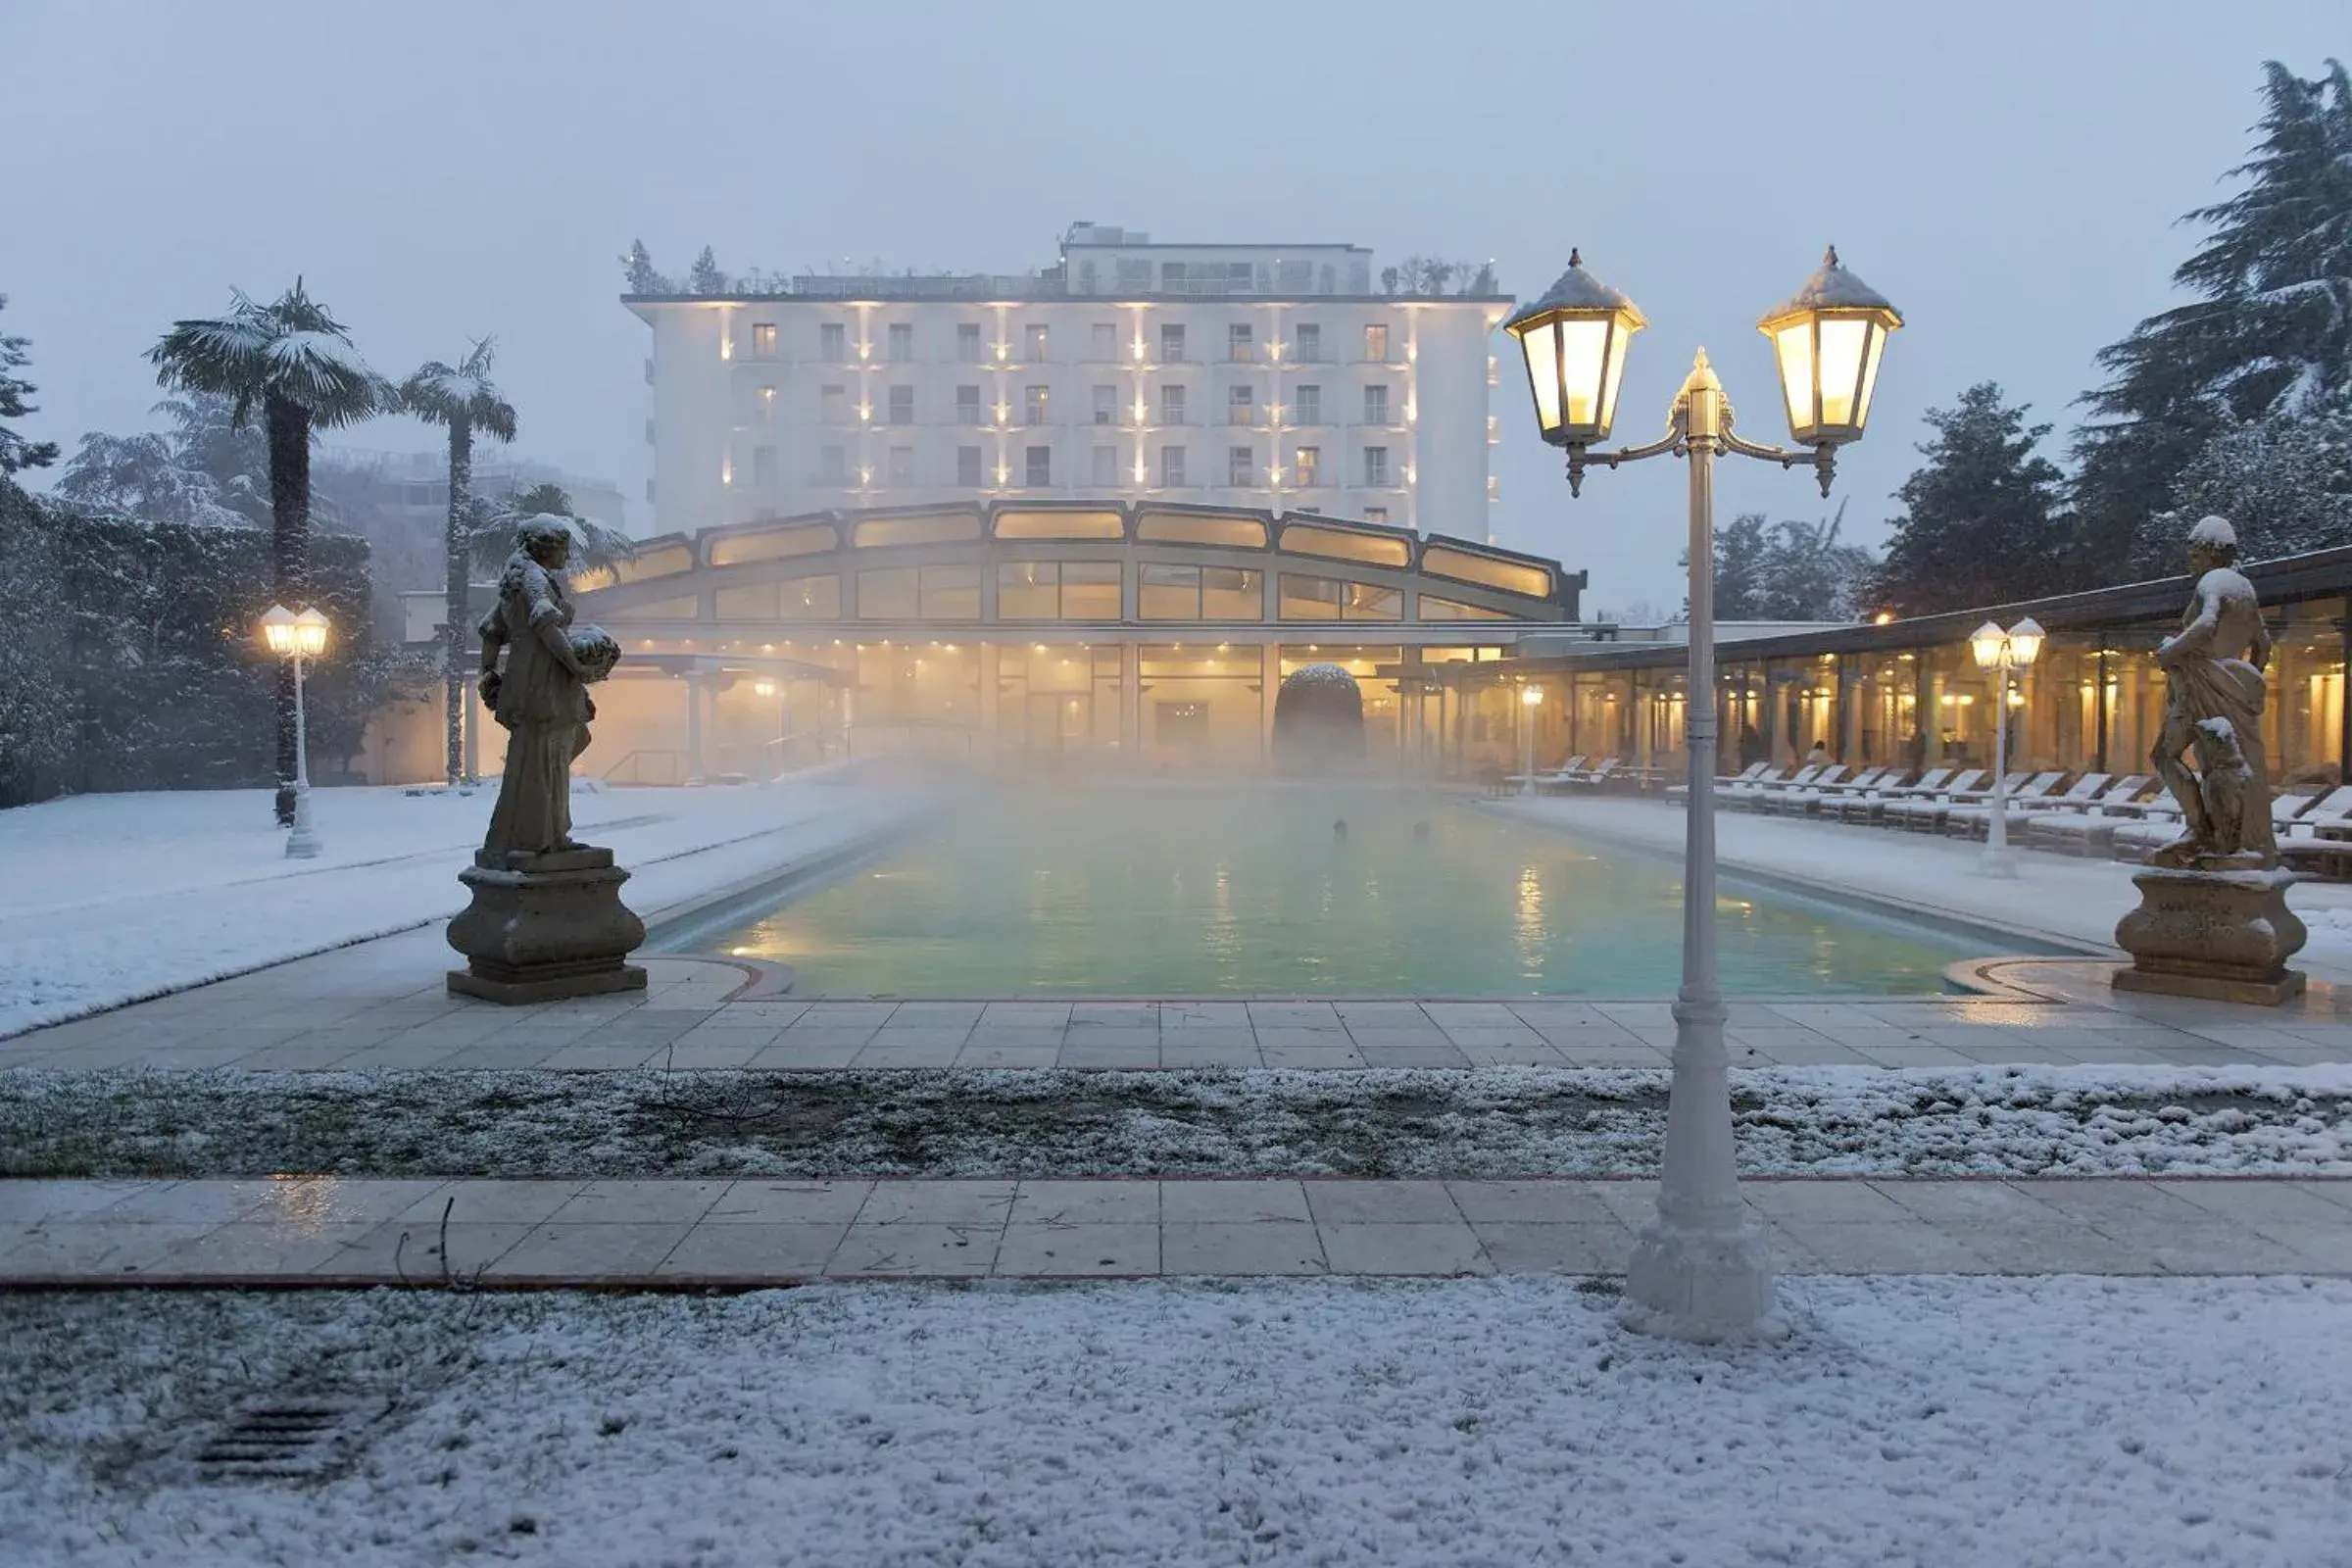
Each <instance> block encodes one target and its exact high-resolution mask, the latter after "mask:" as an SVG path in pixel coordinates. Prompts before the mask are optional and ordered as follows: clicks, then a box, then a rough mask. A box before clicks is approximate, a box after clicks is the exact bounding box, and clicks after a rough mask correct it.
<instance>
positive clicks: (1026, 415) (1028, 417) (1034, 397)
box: [1021, 386, 1053, 424]
mask: <svg viewBox="0 0 2352 1568" xmlns="http://www.w3.org/2000/svg"><path fill="white" fill-rule="evenodd" d="M1052 395H1053V388H1051V387H1048V386H1030V387H1023V388H1022V389H1021V422H1022V423H1023V424H1043V423H1045V422H1046V402H1047V399H1048V398H1050V397H1051V396H1052Z"/></svg>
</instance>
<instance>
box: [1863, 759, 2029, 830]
mask: <svg viewBox="0 0 2352 1568" xmlns="http://www.w3.org/2000/svg"><path fill="white" fill-rule="evenodd" d="M1984 780H1985V769H1984V768H1981V767H1968V768H1962V769H1961V770H1960V771H1959V772H1957V773H1955V774H1953V775H1952V776H1951V777H1950V778H1949V779H1947V780H1946V781H1945V783H1944V787H1943V788H1942V789H1939V790H1937V791H1936V792H1935V793H1934V794H1932V795H1914V796H1912V797H1910V798H1909V799H1907V800H1900V801H1889V802H1887V809H1886V810H1885V811H1884V812H1882V813H1881V814H1880V817H1879V820H1880V822H1881V823H1883V824H1884V825H1885V826H1887V827H1896V828H1901V829H1902V830H1903V831H1904V832H1906V833H1934V832H1936V831H1937V830H1939V829H1940V828H1941V827H1942V826H1943V813H1944V812H1946V811H1948V810H1950V809H1952V808H1953V807H1954V806H1968V805H1973V804H1974V803H1975V802H1977V801H1981V800H1983V799H1984V798H1985V792H1984V791H1983V790H1982V789H1980V788H1979V787H1978V786H1979V785H1981V784H1982V783H1983V782H1984ZM2024 780H2025V775H2024V774H2022V773H2021V774H2019V775H2017V782H2020V783H2023V782H2024Z"/></svg>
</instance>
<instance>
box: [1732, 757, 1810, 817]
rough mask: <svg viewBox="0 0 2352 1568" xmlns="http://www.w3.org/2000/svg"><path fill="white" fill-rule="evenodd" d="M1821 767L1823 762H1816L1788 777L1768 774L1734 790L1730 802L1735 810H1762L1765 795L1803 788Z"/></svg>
mask: <svg viewBox="0 0 2352 1568" xmlns="http://www.w3.org/2000/svg"><path fill="white" fill-rule="evenodd" d="M1821 767H1822V764H1820V763H1819V762H1816V763H1814V764H1813V765H1812V766H1811V767H1800V768H1798V769H1797V770H1796V771H1795V772H1794V773H1792V774H1790V775H1789V777H1787V778H1775V777H1773V776H1772V775H1770V774H1767V775H1766V776H1765V777H1763V778H1760V779H1758V780H1756V782H1755V783H1753V784H1751V785H1749V786H1748V787H1747V788H1746V789H1743V790H1740V789H1735V790H1733V791H1732V792H1731V795H1730V797H1729V798H1728V804H1729V805H1730V806H1731V807H1732V809H1735V810H1740V811H1760V810H1762V809H1764V807H1763V802H1764V797H1765V796H1767V795H1777V794H1779V793H1780V792H1781V791H1783V790H1801V789H1803V788H1804V787H1805V786H1806V785H1808V784H1810V783H1812V782H1813V780H1814V778H1815V776H1816V775H1818V774H1819V773H1820V772H1821Z"/></svg>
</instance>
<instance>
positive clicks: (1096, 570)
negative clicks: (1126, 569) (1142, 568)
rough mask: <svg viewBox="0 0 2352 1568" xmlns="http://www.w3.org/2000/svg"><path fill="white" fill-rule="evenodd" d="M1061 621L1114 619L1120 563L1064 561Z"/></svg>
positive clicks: (1116, 616)
mask: <svg viewBox="0 0 2352 1568" xmlns="http://www.w3.org/2000/svg"><path fill="white" fill-rule="evenodd" d="M1061 618H1062V619H1064V620H1117V619H1118V618H1119V564H1118V563H1117V562H1115V561H1065V562H1063V563H1062V564H1061Z"/></svg>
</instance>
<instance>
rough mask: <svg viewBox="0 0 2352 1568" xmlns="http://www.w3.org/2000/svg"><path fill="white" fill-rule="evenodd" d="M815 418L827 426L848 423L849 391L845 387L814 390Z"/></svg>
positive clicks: (825, 387)
mask: <svg viewBox="0 0 2352 1568" xmlns="http://www.w3.org/2000/svg"><path fill="white" fill-rule="evenodd" d="M816 417H818V418H819V419H821V420H823V421H824V422H825V423H827V424H847V423H849V422H850V389H849V388H848V387H846V386H820V387H818V388H817V389H816Z"/></svg>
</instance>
